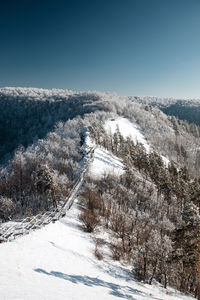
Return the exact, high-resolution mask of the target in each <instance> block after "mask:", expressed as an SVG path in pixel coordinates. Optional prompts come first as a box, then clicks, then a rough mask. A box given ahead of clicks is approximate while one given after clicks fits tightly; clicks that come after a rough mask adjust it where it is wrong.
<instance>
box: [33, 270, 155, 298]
mask: <svg viewBox="0 0 200 300" xmlns="http://www.w3.org/2000/svg"><path fill="white" fill-rule="evenodd" d="M34 271H35V272H37V273H41V274H45V275H48V276H54V277H57V278H60V279H64V280H67V281H69V282H71V283H74V284H80V283H81V284H84V285H85V286H88V287H94V286H99V287H106V288H108V289H109V290H110V294H111V295H113V296H116V297H119V298H124V299H130V300H136V299H135V298H134V297H133V296H134V294H135V295H140V296H143V297H149V296H150V295H149V294H147V293H143V292H141V291H139V290H137V289H134V288H131V287H129V286H122V285H119V284H116V283H112V282H107V281H104V280H101V279H99V278H97V277H90V276H82V275H69V274H65V273H62V272H57V271H51V272H47V271H45V270H43V269H39V268H38V269H34ZM127 293H128V294H127ZM130 294H132V295H133V296H132V295H130ZM150 297H151V299H157V300H159V298H155V297H153V296H150ZM147 299H148V298H147Z"/></svg>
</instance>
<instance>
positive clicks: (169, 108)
mask: <svg viewBox="0 0 200 300" xmlns="http://www.w3.org/2000/svg"><path fill="white" fill-rule="evenodd" d="M129 99H130V100H132V101H137V102H139V103H143V104H147V105H151V106H154V107H158V108H159V109H160V110H162V111H163V112H164V113H165V114H167V115H169V116H175V117H177V118H179V119H180V120H185V121H187V122H189V123H194V124H196V125H198V126H200V99H185V100H182V99H174V98H159V97H148V96H145V97H139V96H134V97H129Z"/></svg>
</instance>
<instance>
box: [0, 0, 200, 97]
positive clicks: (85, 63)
mask: <svg viewBox="0 0 200 300" xmlns="http://www.w3.org/2000/svg"><path fill="white" fill-rule="evenodd" d="M0 86H1V87H3V86H32V87H44V88H64V89H73V90H77V91H78V90H85V91H86V90H100V91H111V92H113V91H114V92H117V93H118V94H120V95H155V96H174V97H184V98H188V97H200V1H199V0H136V1H135V0H106V1H105V0H101V1H100V0H79V1H78V0H54V1H52V0H34V1H33V0H26V1H21V0H18V1H16V0H10V1H4V4H2V3H1V7H0Z"/></svg>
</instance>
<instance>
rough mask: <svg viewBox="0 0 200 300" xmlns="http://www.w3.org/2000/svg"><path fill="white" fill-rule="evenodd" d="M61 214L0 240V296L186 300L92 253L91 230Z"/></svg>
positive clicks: (74, 216) (75, 210)
mask: <svg viewBox="0 0 200 300" xmlns="http://www.w3.org/2000/svg"><path fill="white" fill-rule="evenodd" d="M79 213H80V209H79V206H78V204H77V203H76V202H75V204H74V206H73V207H72V209H71V210H70V211H68V213H67V215H66V216H65V217H64V218H63V219H61V220H59V221H57V222H56V223H54V224H53V223H52V224H49V225H47V226H45V227H43V228H42V229H40V230H37V231H35V232H33V233H31V234H29V235H27V236H23V237H20V238H18V239H16V240H14V241H12V242H9V243H3V244H0V259H1V272H0V299H1V300H13V299H15V300H19V299H20V300H36V299H37V300H63V299H64V300H65V299H67V300H80V299H81V300H94V299H95V300H112V299H130V300H142V299H143V300H153V299H154V300H175V299H176V300H177V299H179V300H186V299H187V300H189V299H193V298H190V297H186V296H183V295H181V294H179V293H175V291H173V290H170V289H169V290H167V291H168V294H166V290H164V289H163V288H161V287H156V286H153V285H152V286H150V285H147V284H143V283H139V282H136V281H134V279H133V278H132V275H131V273H130V271H129V270H128V269H127V268H125V267H123V266H121V265H120V264H119V263H116V262H113V261H111V260H109V261H107V262H103V261H98V260H96V258H95V257H94V255H93V252H94V243H93V240H92V238H91V235H90V234H88V233H86V232H84V231H83V230H82V228H81V224H80V222H79V220H78V215H79Z"/></svg>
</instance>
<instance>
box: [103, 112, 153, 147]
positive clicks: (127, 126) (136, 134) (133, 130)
mask: <svg viewBox="0 0 200 300" xmlns="http://www.w3.org/2000/svg"><path fill="white" fill-rule="evenodd" d="M117 127H118V128H119V131H120V133H121V134H122V136H123V137H124V138H127V137H130V138H131V139H132V140H133V142H134V143H137V142H139V143H141V144H143V146H144V148H145V149H146V151H147V152H149V149H150V146H149V145H148V143H147V141H146V139H145V137H144V135H143V133H142V132H141V129H140V128H139V126H137V125H136V124H134V123H132V122H131V121H129V120H128V119H126V118H116V119H112V120H109V121H107V122H106V124H105V129H106V131H107V132H108V133H111V134H114V133H115V132H116V129H117Z"/></svg>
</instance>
